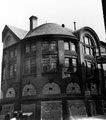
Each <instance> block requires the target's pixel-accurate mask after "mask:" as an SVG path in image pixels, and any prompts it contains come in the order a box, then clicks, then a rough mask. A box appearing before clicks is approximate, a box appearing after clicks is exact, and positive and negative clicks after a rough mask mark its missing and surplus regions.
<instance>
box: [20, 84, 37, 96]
mask: <svg viewBox="0 0 106 120" xmlns="http://www.w3.org/2000/svg"><path fill="white" fill-rule="evenodd" d="M29 95H36V89H35V87H34V86H33V85H32V84H29V85H25V86H24V88H23V91H22V96H29Z"/></svg>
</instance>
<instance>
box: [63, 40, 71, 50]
mask: <svg viewBox="0 0 106 120" xmlns="http://www.w3.org/2000/svg"><path fill="white" fill-rule="evenodd" d="M64 50H70V43H69V42H64Z"/></svg>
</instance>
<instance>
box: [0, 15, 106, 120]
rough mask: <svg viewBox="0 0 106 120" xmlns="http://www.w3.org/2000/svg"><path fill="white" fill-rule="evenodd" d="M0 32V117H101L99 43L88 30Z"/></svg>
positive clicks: (8, 29)
mask: <svg viewBox="0 0 106 120" xmlns="http://www.w3.org/2000/svg"><path fill="white" fill-rule="evenodd" d="M36 19H37V18H36V17H34V16H32V17H31V18H30V24H31V25H30V26H31V28H30V31H29V32H27V31H24V30H21V29H18V28H15V27H12V26H8V25H6V26H5V28H4V30H3V32H2V42H3V60H2V81H1V101H0V107H1V116H5V117H6V116H8V117H11V118H12V117H19V118H20V119H22V120H23V119H25V120H41V119H42V120H68V119H70V118H71V117H76V116H81V117H82V116H83V117H87V116H95V115H101V114H105V110H104V106H103V105H104V100H105V97H104V96H105V84H104V83H105V81H104V78H103V66H102V63H98V61H97V57H98V56H100V55H101V51H100V46H101V44H100V40H99V38H98V36H97V34H96V33H95V31H94V30H93V29H91V28H90V27H84V28H81V29H79V30H77V31H72V30H71V29H68V28H66V27H64V26H60V25H57V24H55V23H46V24H43V25H41V26H38V27H37V26H33V25H34V24H33V23H34V22H36Z"/></svg>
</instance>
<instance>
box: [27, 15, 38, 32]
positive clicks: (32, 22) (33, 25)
mask: <svg viewBox="0 0 106 120" xmlns="http://www.w3.org/2000/svg"><path fill="white" fill-rule="evenodd" d="M37 19H38V18H37V17H36V16H31V17H30V18H29V20H30V30H33V29H34V28H36V27H37Z"/></svg>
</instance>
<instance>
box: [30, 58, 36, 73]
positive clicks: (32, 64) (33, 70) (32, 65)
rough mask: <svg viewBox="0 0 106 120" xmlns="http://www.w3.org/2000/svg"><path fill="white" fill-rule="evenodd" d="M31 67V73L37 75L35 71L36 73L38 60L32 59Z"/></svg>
mask: <svg viewBox="0 0 106 120" xmlns="http://www.w3.org/2000/svg"><path fill="white" fill-rule="evenodd" d="M30 64H31V65H30V67H31V69H30V70H31V71H30V72H31V73H35V71H36V59H35V58H31V59H30Z"/></svg>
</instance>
